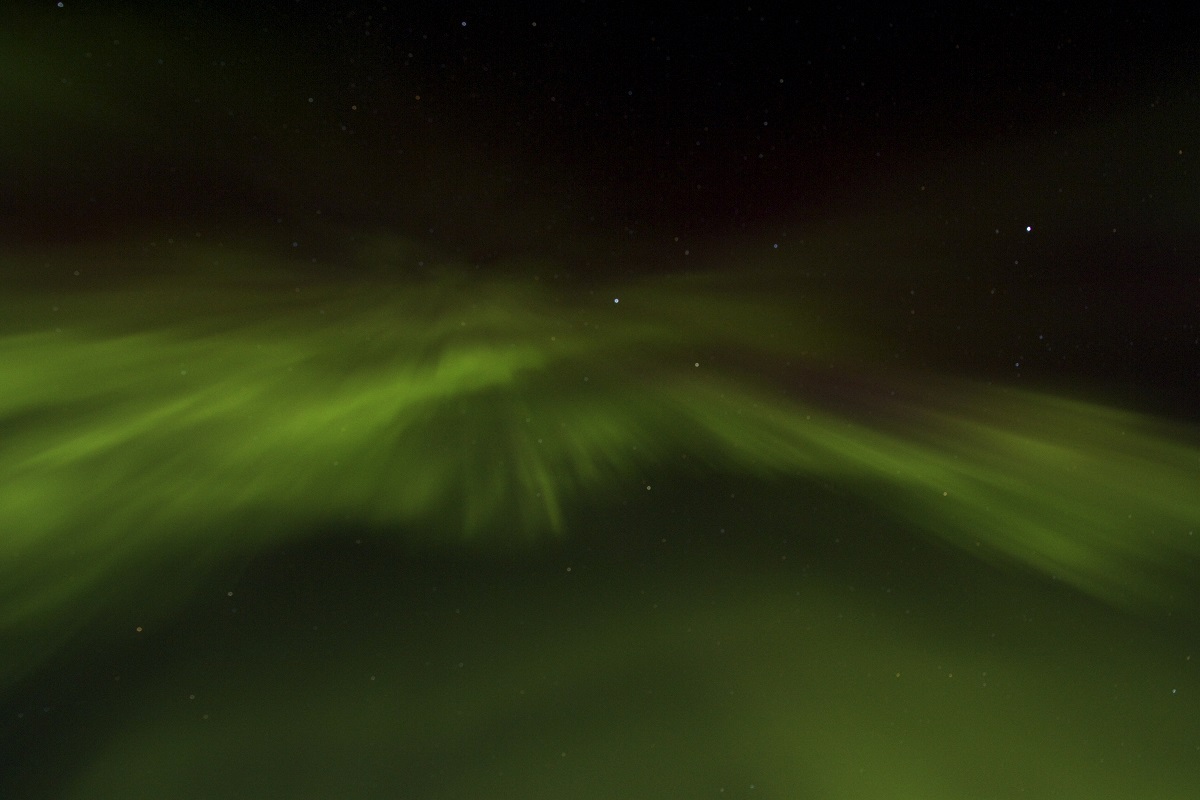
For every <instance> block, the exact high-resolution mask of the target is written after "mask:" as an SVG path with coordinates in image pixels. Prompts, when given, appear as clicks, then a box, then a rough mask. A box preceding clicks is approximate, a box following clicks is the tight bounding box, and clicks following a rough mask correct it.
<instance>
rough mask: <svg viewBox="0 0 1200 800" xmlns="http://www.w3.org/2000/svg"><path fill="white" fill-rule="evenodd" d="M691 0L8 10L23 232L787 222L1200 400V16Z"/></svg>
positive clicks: (465, 245) (895, 283) (603, 232)
mask: <svg viewBox="0 0 1200 800" xmlns="http://www.w3.org/2000/svg"><path fill="white" fill-rule="evenodd" d="M801 7H803V8H804V9H805V10H795V9H796V8H801ZM698 9H699V6H696V5H694V4H676V5H668V4H664V3H649V4H638V5H636V7H634V6H633V5H632V4H621V5H620V6H618V5H617V4H614V3H602V2H562V3H553V4H546V5H545V6H543V7H535V6H532V5H525V4H519V3H503V4H454V3H399V2H396V3H377V2H350V3H324V2H322V3H317V2H312V3H301V2H284V1H283V0H276V1H275V2H248V3H244V2H237V3H235V2H215V3H213V2H209V3H205V2H198V1H193V2H181V3H170V4H164V3H143V4H126V5H119V4H111V3H105V4H99V3H96V4H90V3H85V2H64V4H63V5H62V7H61V8H59V7H58V6H57V4H56V3H54V2H49V3H42V4H39V5H31V6H29V7H27V8H26V9H25V10H24V11H23V12H21V13H20V14H15V13H14V12H8V14H9V15H10V16H8V17H6V19H8V23H7V24H6V25H5V28H6V30H7V32H6V34H5V35H6V37H7V38H6V39H5V42H6V44H7V47H8V48H9V52H10V54H11V55H10V57H9V58H8V64H7V65H6V66H7V67H8V69H7V73H8V78H7V80H6V81H4V82H0V92H3V93H4V94H3V97H2V98H0V99H3V100H4V103H3V106H4V107H5V108H6V109H7V112H6V113H7V118H6V120H5V122H6V124H5V126H4V127H5V132H0V135H3V136H5V137H6V138H5V139H4V140H3V142H2V143H3V144H4V147H3V148H2V150H3V152H2V154H0V175H3V176H4V178H5V186H6V192H5V194H4V196H3V197H2V198H0V235H3V236H4V238H5V239H7V240H8V241H10V242H21V243H25V244H32V245H34V246H40V245H44V244H61V243H63V242H64V241H72V240H74V241H80V242H95V241H98V240H109V239H111V240H128V239H133V240H135V241H136V240H140V239H149V238H151V237H154V236H160V235H166V236H172V235H173V236H176V237H178V236H179V235H180V234H181V233H183V234H185V235H189V236H190V235H208V236H210V237H211V236H225V235H229V234H230V232H231V231H237V232H239V233H241V234H244V235H247V236H251V237H253V238H254V239H255V240H256V241H258V242H260V245H259V246H261V247H264V248H265V249H266V251H267V252H268V253H272V254H284V255H286V256H287V257H289V258H295V259H297V260H298V261H302V262H303V263H305V264H309V265H315V268H316V269H318V270H325V271H329V272H332V273H334V274H339V271H340V270H343V269H344V266H343V265H344V264H345V262H346V259H345V258H344V254H345V253H346V252H347V251H348V250H353V249H354V247H356V246H358V244H360V243H361V241H362V240H363V239H364V237H367V236H370V235H372V234H373V233H376V232H380V231H382V232H386V233H387V234H388V235H394V236H398V237H405V238H408V239H411V240H415V241H419V242H421V243H422V246H429V247H431V248H436V249H437V250H438V251H439V252H441V253H443V254H446V255H447V256H448V257H450V258H453V259H458V260H463V261H467V262H471V263H478V264H480V265H489V264H498V263H504V262H506V261H509V260H512V259H514V258H517V259H545V260H548V261H552V262H554V263H556V264H559V265H561V269H562V270H563V271H568V272H577V273H587V272H589V271H593V272H594V271H600V272H606V273H612V272H617V273H630V272H638V271H643V270H646V269H653V270H663V269H665V270H675V269H692V268H696V267H705V268H712V267H714V266H717V267H719V268H728V269H737V268H740V265H741V264H743V263H750V262H752V261H753V260H754V259H757V258H760V257H761V256H762V254H763V253H764V252H766V253H769V254H771V255H773V254H774V253H773V250H772V248H778V251H779V253H781V254H784V255H785V256H786V257H787V258H788V259H791V261H789V263H792V264H796V265H799V266H797V269H798V270H800V272H802V273H803V275H804V276H806V278H807V277H811V276H814V275H819V276H824V277H826V278H828V279H829V280H830V281H833V282H834V283H838V282H840V285H839V286H836V287H835V288H836V289H837V290H838V291H840V292H842V293H843V294H844V295H846V296H858V295H861V296H862V297H863V302H864V305H865V307H867V308H869V309H870V314H872V315H874V316H877V317H880V318H883V317H887V316H889V315H890V316H893V317H895V316H900V315H904V314H915V313H918V312H921V313H924V314H925V315H926V316H927V317H928V316H930V315H934V314H937V315H940V319H941V322H942V323H943V326H942V327H941V328H937V327H936V326H935V327H931V328H930V333H929V334H928V338H930V339H937V340H945V339H946V338H947V331H948V330H949V331H955V330H958V329H962V328H964V327H965V326H967V325H968V324H969V323H971V322H972V321H974V320H976V319H978V318H979V315H980V314H982V313H984V311H983V309H982V307H979V306H977V305H976V304H977V303H984V302H986V303H993V300H992V295H993V294H999V295H1001V296H1002V297H1003V298H1004V302H1005V303H1006V304H1007V305H1006V306H1005V308H1004V310H1003V314H1005V315H1007V316H1005V317H1004V321H1003V323H1000V322H995V321H993V322H994V327H996V330H993V331H991V332H990V333H989V335H990V336H992V337H993V338H995V337H999V338H1001V339H1006V340H1007V339H1020V341H1018V342H1017V343H1015V344H1014V343H1011V342H1010V343H1009V344H1006V345H1004V346H1003V347H996V346H995V345H994V343H989V344H988V347H990V348H991V350H990V351H989V352H990V353H991V355H987V357H986V358H985V359H984V360H985V361H988V362H989V363H990V361H995V363H997V364H1002V365H1003V364H1007V365H1012V364H1015V363H1017V362H1018V361H1020V360H1021V359H1022V358H1024V359H1025V360H1026V362H1025V363H1028V362H1029V360H1030V359H1029V356H1028V354H1027V352H1026V351H1029V350H1030V349H1031V348H1032V347H1036V346H1037V345H1036V344H1030V343H1031V342H1036V341H1037V337H1038V336H1044V335H1045V331H1046V330H1051V329H1055V326H1057V327H1058V328H1061V329H1062V330H1060V331H1059V333H1062V332H1063V331H1069V332H1070V333H1071V335H1072V336H1077V337H1081V339H1082V340H1085V341H1084V344H1081V345H1080V347H1083V348H1085V349H1090V351H1094V352H1093V355H1092V356H1090V357H1089V358H1090V360H1089V361H1088V362H1087V363H1088V364H1089V366H1088V368H1087V369H1088V370H1089V371H1091V372H1093V373H1096V372H1102V371H1104V370H1109V369H1112V368H1114V365H1116V368H1117V369H1118V370H1123V371H1126V372H1129V373H1130V375H1131V376H1132V377H1130V380H1142V379H1143V378H1147V377H1149V378H1152V379H1154V380H1158V379H1160V378H1161V376H1162V375H1169V376H1170V378H1169V383H1170V384H1171V387H1172V388H1171V389H1170V393H1171V395H1172V396H1174V397H1177V398H1184V399H1183V400H1182V401H1178V402H1177V404H1179V405H1188V401H1187V399H1186V398H1188V397H1190V396H1191V393H1192V392H1193V389H1200V368H1198V367H1197V366H1196V364H1197V363H1198V362H1200V357H1198V356H1197V353H1198V352H1200V343H1198V337H1200V334H1198V333H1197V329H1196V328H1197V326H1196V319H1195V318H1196V305H1197V303H1198V302H1200V285H1198V284H1197V270H1196V264H1197V263H1198V258H1200V244H1198V242H1197V235H1196V233H1195V229H1196V225H1195V221H1196V218H1197V216H1198V215H1200V199H1198V198H1200V195H1198V192H1197V188H1196V187H1197V185H1198V183H1197V177H1198V175H1197V164H1196V153H1197V152H1198V149H1197V145H1198V144H1200V142H1197V139H1198V138H1200V137H1198V134H1197V132H1198V131H1200V113H1198V111H1197V109H1200V97H1198V92H1197V90H1196V86H1197V85H1200V84H1198V82H1197V78H1198V77H1200V75H1198V73H1200V47H1198V46H1197V44H1196V42H1197V41H1200V36H1197V35H1196V34H1197V26H1196V25H1195V24H1194V21H1193V20H1192V19H1190V18H1188V17H1180V16H1176V15H1171V14H1168V13H1165V12H1163V11H1161V10H1160V9H1158V8H1156V7H1154V6H1153V5H1147V4H1142V3H1118V4H1113V3H1105V4H1095V5H1092V6H1090V7H1089V6H1075V5H1072V6H1070V7H1066V8H1055V7H1049V6H1046V5H1044V4H1028V5H1025V6H1017V5H1011V4H1004V5H995V4H987V3H956V4H949V3H946V4H938V5H929V6H927V7H926V8H925V9H923V10H914V8H913V7H911V6H909V5H907V4H892V5H888V4H882V5H880V6H874V7H873V6H869V5H862V4H856V5H838V4H833V5H828V6H824V7H822V8H821V9H820V10H816V11H814V10H811V9H808V7H806V6H802V5H801V4H794V6H793V8H792V10H785V11H781V10H779V9H778V8H769V7H766V6H759V5H758V4H755V3H739V4H732V3H730V4H721V5H720V6H718V7H717V8H716V10H712V11H700V10H698ZM997 287H998V288H997ZM992 289H995V290H996V291H995V292H994V293H993V292H992V291H991V290H992ZM980 297H983V298H984V299H983V300H978V298H980ZM898 298H900V299H902V300H903V302H900V301H899V300H898ZM908 298H916V299H915V300H911V301H910V300H909V299H908ZM970 298H976V299H974V300H973V299H970ZM872 302H874V303H877V304H878V308H877V309H876V308H874V307H871V306H870V305H869V304H870V303H872ZM910 303H911V304H918V305H919V304H922V303H923V304H924V305H923V307H921V308H917V307H916V305H913V306H912V307H910ZM989 308H992V307H991V306H989ZM988 313H1001V312H995V310H994V308H992V311H989V312H988ZM889 324H893V326H898V325H900V324H902V323H901V321H899V320H894V321H893V322H892V323H889ZM1010 329H1011V331H1010ZM997 330H998V331H999V333H997V332H996V331H997ZM1039 332H1040V333H1039ZM931 344H933V343H931V342H930V341H922V342H918V343H916V344H914V347H917V348H921V347H929V346H931ZM981 348H982V345H978V346H976V344H975V343H972V344H970V345H962V347H961V349H962V355H961V357H960V359H959V360H969V359H973V358H976V357H978V354H979V352H980V351H981ZM993 351H994V352H993Z"/></svg>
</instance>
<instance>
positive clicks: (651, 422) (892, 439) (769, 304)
mask: <svg viewBox="0 0 1200 800" xmlns="http://www.w3.org/2000/svg"><path fill="white" fill-rule="evenodd" d="M218 256H220V261H221V263H222V264H224V265H225V271H224V272H222V276H223V277H220V278H215V277H213V276H212V274H211V272H202V273H201V274H204V275H205V278H204V280H203V281H199V280H195V279H192V278H188V277H186V276H187V275H188V274H189V272H188V268H187V265H186V264H183V265H181V266H179V267H178V268H177V270H176V272H175V275H174V277H170V278H167V277H161V278H157V279H153V280H151V279H148V278H141V279H137V280H133V279H130V280H126V281H119V280H118V279H117V278H116V277H115V275H116V274H118V273H116V272H115V271H113V270H112V268H109V270H110V272H111V273H112V274H109V275H104V274H103V272H104V269H105V267H104V266H103V265H104V264H105V263H111V262H106V261H105V259H104V258H95V259H94V260H93V262H92V263H95V264H97V265H98V266H96V267H95V268H94V269H92V270H90V272H91V273H95V272H100V273H101V275H100V276H99V277H97V276H95V275H94V274H89V270H88V268H87V266H86V265H87V264H88V263H89V262H87V261H85V260H83V259H80V260H79V262H78V263H82V264H84V265H85V267H84V269H83V270H82V272H83V274H82V275H81V276H78V277H76V276H72V275H68V276H67V277H64V278H62V279H59V280H57V281H56V282H55V284H54V288H51V289H46V288H42V289H33V288H29V287H26V288H25V289H23V290H13V291H9V292H6V293H5V303H6V306H7V307H8V313H7V315H6V319H8V320H12V321H14V322H11V323H10V326H11V327H10V328H9V329H8V330H7V331H6V333H5V335H4V336H3V338H2V339H0V361H2V362H3V364H4V365H5V368H4V375H5V381H4V386H3V389H2V390H0V420H3V422H2V424H3V426H4V446H3V450H2V451H0V528H2V529H3V530H4V531H5V538H4V544H3V554H2V555H3V577H4V581H3V585H4V587H5V590H4V594H3V600H2V602H0V623H2V624H3V625H4V627H5V628H6V629H10V630H13V629H22V628H26V627H28V628H36V627H37V626H39V625H40V624H41V623H42V620H43V619H44V618H45V615H47V614H50V613H52V612H53V611H54V610H55V609H65V608H68V607H70V606H72V605H76V604H78V603H80V602H82V601H83V598H84V597H85V595H86V593H88V592H90V591H93V590H98V589H102V587H104V586H105V585H107V584H113V583H116V584H119V583H120V580H121V578H120V576H121V575H122V574H123V571H124V570H127V569H130V568H131V567H132V565H133V564H134V563H136V562H138V561H139V560H141V559H142V558H144V557H145V556H146V554H148V553H166V554H189V553H194V552H195V553H198V552H202V551H215V552H230V551H243V552H247V553H252V552H254V551H256V550H258V549H260V548H262V547H265V546H268V545H269V544H270V543H272V542H275V541H277V540H278V538H279V537H285V536H295V535H297V533H296V532H297V531H304V530H308V529H310V528H311V526H312V525H314V524H320V523H321V521H330V522H340V521H351V522H356V523H364V524H370V525H378V526H396V527H397V528H398V529H399V528H403V530H404V531H405V532H406V535H411V534H412V532H413V531H416V530H437V531H443V532H444V531H452V532H454V533H453V536H452V538H455V539H458V538H463V539H468V540H471V539H474V540H479V541H482V540H484V539H490V540H496V539H498V540H500V541H510V542H511V541H516V540H528V539H531V538H532V539H534V540H536V539H537V538H538V537H541V536H544V535H546V534H566V535H569V533H570V519H571V509H572V505H573V503H574V502H575V501H577V500H579V499H581V498H588V497H594V496H596V495H597V494H601V493H604V492H616V493H619V492H623V491H626V490H628V489H630V488H636V487H637V486H639V485H640V482H641V481H646V482H649V483H653V481H654V479H655V476H656V475H662V474H664V473H666V474H669V473H671V472H672V471H677V470H679V469H680V468H681V464H685V463H686V464H691V465H692V468H696V469H704V470H709V471H714V472H718V473H720V472H731V473H743V474H744V473H750V474H779V475H793V476H795V475H802V476H809V475H811V476H813V477H814V478H820V479H821V480H829V481H834V482H836V483H839V484H841V485H844V486H845V487H848V488H850V489H854V490H861V491H862V492H863V494H864V497H872V496H877V495H879V493H880V492H885V493H887V495H888V497H889V498H892V499H890V500H889V501H888V502H889V503H891V504H892V505H891V510H892V512H893V513H895V514H897V515H898V516H900V517H903V518H905V519H908V520H910V521H913V522H915V523H917V524H918V525H920V526H921V527H923V528H924V529H926V530H928V531H929V532H930V533H931V534H933V535H936V536H939V537H943V538H944V539H945V540H946V541H949V542H952V543H954V544H956V545H959V546H962V547H964V548H967V549H969V550H972V551H973V552H978V553H980V554H981V555H983V556H986V557H989V558H998V557H999V558H1005V559H1009V560H1013V561H1016V562H1019V563H1023V564H1026V565H1028V566H1031V567H1033V568H1036V569H1038V570H1041V571H1043V572H1044V573H1046V574H1047V575H1050V576H1053V577H1055V578H1057V579H1060V580H1063V581H1067V582H1069V583H1071V584H1073V585H1075V586H1077V587H1078V588H1080V589H1082V590H1084V591H1086V592H1089V593H1092V594H1095V595H1097V596H1099V597H1102V598H1105V599H1109V600H1111V601H1114V602H1141V601H1148V600H1152V601H1164V600H1169V597H1170V594H1171V592H1172V591H1173V590H1174V589H1175V583H1176V579H1181V578H1183V577H1184V576H1186V573H1187V570H1188V569H1189V568H1190V565H1191V564H1193V563H1194V560H1195V558H1196V556H1197V551H1198V550H1200V537H1197V536H1196V534H1195V527H1196V520H1197V519H1200V493H1198V492H1197V491H1196V478H1197V471H1198V469H1200V449H1198V448H1197V446H1196V440H1197V437H1196V431H1195V430H1194V429H1192V428H1186V427H1182V426H1172V425H1168V424H1167V423H1163V422H1159V421H1156V420H1154V419H1149V418H1146V417H1144V416H1140V415H1138V414H1135V413H1132V412H1127V411H1121V410H1118V409H1114V408H1108V407H1104V406H1099V405H1094V404H1091V403H1088V402H1085V401H1082V400H1077V399H1067V398H1062V397H1054V396H1046V395H1040V394H1036V393H1030V392H1023V391H1018V390H1015V389H1009V388H1000V387H986V386H976V385H969V384H966V383H954V382H952V381H948V380H945V379H942V380H940V381H939V382H938V384H937V385H936V387H932V388H923V387H922V386H921V383H920V380H919V379H918V378H917V377H907V378H904V377H901V378H897V377H896V376H895V375H892V374H886V375H885V374H884V373H883V372H882V371H881V370H879V369H878V368H875V367H872V363H873V362H872V360H871V355H872V353H871V347H870V346H869V345H868V344H866V343H864V342H863V341H855V340H851V339H850V338H849V337H848V336H847V335H846V334H844V333H843V332H842V329H839V327H838V323H837V322H836V321H834V320H830V319H822V318H820V316H819V315H818V314H817V313H816V311H814V309H820V308H821V307H822V304H821V303H820V302H819V301H815V300H813V299H807V298H803V297H796V296H790V295H789V293H787V292H780V291H779V290H778V288H775V287H773V286H772V280H774V279H773V278H772V277H771V276H769V275H760V276H758V277H757V278H755V279H754V280H751V279H749V278H747V277H746V276H739V277H738V278H736V279H734V278H720V277H717V276H713V275H693V276H687V277H673V278H658V279H647V280H642V281H635V282H632V283H630V284H629V285H623V286H619V287H603V288H599V287H593V288H592V289H590V290H583V289H579V288H565V287H559V286H554V285H551V284H550V282H542V281H539V280H537V279H535V278H534V277H531V275H532V274H533V273H532V271H531V272H530V273H529V274H525V275H509V276H505V277H496V278H494V279H489V280H482V279H480V278H478V277H477V276H473V275H470V276H468V275H465V274H464V275H462V276H459V277H455V275H454V274H453V273H451V272H444V273H441V274H438V275H436V276H435V277H433V278H427V279H421V280H417V279H411V280H404V281H399V280H394V281H390V282H386V281H382V280H379V279H370V280H346V281H343V282H342V283H341V284H320V283H316V282H313V281H311V280H308V279H304V278H303V277H300V276H297V275H289V274H288V272H287V271H286V270H285V269H284V268H283V267H282V266H280V267H277V268H274V267H270V265H268V264H265V263H264V262H263V261H262V259H256V258H254V257H253V256H252V254H251V253H247V254H245V255H244V256H242V257H240V258H231V257H230V256H229V254H228V253H221V254H212V255H211V256H210V255H207V254H206V255H204V256H202V257H197V258H196V259H195V260H196V262H197V263H200V264H202V265H203V264H211V262H215V261H217V260H218ZM250 264H253V268H252V269H251V268H250V267H249V266H247V265H250ZM71 282H75V283H76V284H77V285H78V287H79V288H73V287H71ZM63 286H66V287H67V288H65V289H64V288H62V287H63ZM614 298H619V300H620V302H619V303H614V302H613V299H614ZM829 362H833V363H835V364H836V365H837V368H836V369H835V370H822V369H815V368H813V367H812V365H819V364H825V363H829ZM806 369H807V370H809V371H808V372H807V373H806V372H804V370H806ZM872 370H875V371H876V372H877V373H878V376H879V377H871V376H872ZM847 374H851V375H854V374H857V375H860V376H861V375H866V376H868V383H867V385H868V386H869V385H870V381H871V380H874V381H875V383H876V384H877V386H879V387H884V386H886V387H899V389H900V394H899V397H900V398H901V399H897V400H895V401H892V400H890V399H889V398H888V397H887V396H886V393H885V392H883V390H882V389H880V388H874V389H872V388H867V389H858V390H853V391H852V392H850V393H849V394H847V393H846V392H842V393H841V394H838V393H837V392H830V391H828V389H829V386H828V385H823V383H824V384H829V385H832V384H834V383H836V382H837V381H838V380H840V379H841V377H842V376H844V375H847ZM873 393H876V394H878V396H873ZM847 397H849V398H850V401H851V404H850V405H848V406H846V407H843V402H842V401H844V400H845V399H846V398H847ZM912 398H917V399H915V400H914V399H912ZM247 520H254V521H255V523H254V525H253V527H254V530H253V531H252V532H248V531H246V530H245V529H246V527H247V523H246V521H247ZM216 531H229V533H227V534H223V533H215V532H216ZM235 532H236V533H235ZM441 535H445V534H441ZM226 536H227V537H229V540H228V541H221V538H222V537H226ZM49 576H57V578H50V577H49Z"/></svg>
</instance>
